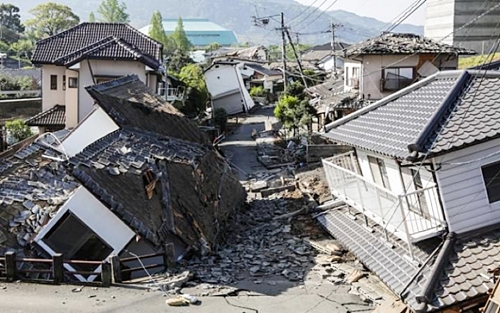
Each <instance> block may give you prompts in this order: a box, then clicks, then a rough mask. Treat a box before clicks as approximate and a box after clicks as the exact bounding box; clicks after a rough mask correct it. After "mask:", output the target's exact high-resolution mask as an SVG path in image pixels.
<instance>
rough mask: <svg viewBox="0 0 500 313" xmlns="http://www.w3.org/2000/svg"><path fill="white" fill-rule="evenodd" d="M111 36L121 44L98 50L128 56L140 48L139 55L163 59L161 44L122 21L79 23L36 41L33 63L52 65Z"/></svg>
mask: <svg viewBox="0 0 500 313" xmlns="http://www.w3.org/2000/svg"><path fill="white" fill-rule="evenodd" d="M110 36H112V37H116V38H119V39H120V40H121V42H122V43H126V44H123V45H122V46H120V45H117V44H113V45H112V47H114V48H109V47H110V46H108V49H104V50H101V52H100V53H105V54H106V55H107V56H109V55H114V57H115V58H116V59H127V60H128V59H130V57H131V54H130V51H129V50H130V49H127V48H124V46H128V47H133V50H136V51H140V52H141V54H142V55H144V56H147V57H149V58H151V59H154V60H156V62H159V61H160V60H161V59H162V49H163V46H162V44H161V43H159V42H157V41H155V40H153V39H151V38H150V37H148V36H146V35H144V34H142V33H141V32H139V31H138V30H136V29H135V28H133V27H131V26H130V25H128V24H121V23H81V24H79V25H77V26H75V27H73V28H70V29H68V30H66V31H63V32H61V33H59V34H57V35H54V36H52V37H49V38H46V39H42V40H40V41H38V42H37V44H36V47H35V51H34V52H33V57H32V62H33V63H34V64H54V63H55V62H56V60H58V59H60V58H63V57H65V56H68V55H71V54H73V53H75V52H77V51H81V50H82V49H86V48H87V47H89V46H94V47H95V45H96V44H98V43H99V42H101V41H102V40H104V39H107V38H109V37H110Z"/></svg>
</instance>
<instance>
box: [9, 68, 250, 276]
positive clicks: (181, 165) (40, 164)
mask: <svg viewBox="0 0 500 313" xmlns="http://www.w3.org/2000/svg"><path fill="white" fill-rule="evenodd" d="M87 91H88V92H89V94H90V95H91V96H92V97H93V98H94V99H95V101H96V103H97V104H98V106H96V107H95V108H94V110H93V111H92V112H91V113H90V114H89V116H88V117H87V118H86V119H85V120H84V121H82V122H81V123H80V124H79V125H78V126H77V127H76V128H75V129H73V130H72V131H71V132H69V133H66V134H65V136H64V137H63V138H59V137H58V136H57V134H46V135H44V136H43V137H41V138H40V139H39V140H37V142H35V143H34V144H33V145H31V146H28V147H27V148H25V149H22V150H20V151H19V152H18V153H16V154H15V155H14V156H12V157H11V158H9V159H7V160H2V161H1V163H0V175H2V176H1V178H0V188H1V189H0V200H1V201H0V205H1V206H2V210H0V212H1V213H0V214H1V215H0V249H1V250H0V252H5V251H6V250H12V249H13V250H17V251H22V253H25V254H42V255H51V256H53V255H54V254H56V253H63V254H64V256H65V259H78V260H93V261H101V260H105V259H106V258H108V257H109V256H111V255H126V254H127V253H130V252H131V253H133V254H138V255H141V254H142V255H143V254H148V253H155V252H162V251H163V252H166V250H171V251H172V252H173V253H172V255H171V257H172V258H175V259H177V258H179V257H184V256H186V254H187V253H199V254H207V253H209V252H210V251H212V249H213V248H214V247H215V246H216V245H217V244H218V243H219V240H220V238H221V236H222V235H223V233H224V224H225V222H226V220H227V219H228V217H229V216H230V215H231V214H232V213H233V212H234V210H235V209H237V208H238V207H240V206H241V205H242V204H243V202H244V199H245V192H244V190H243V188H242V187H241V185H240V184H239V182H238V180H237V178H236V177H235V176H234V175H233V173H232V170H231V168H230V166H229V165H228V164H227V163H226V162H225V160H224V159H223V158H222V157H220V156H219V155H218V153H217V152H216V151H215V150H214V148H213V147H212V146H211V145H210V142H209V140H208V138H207V137H206V136H205V134H204V133H203V132H202V131H201V130H199V129H198V128H197V126H196V125H195V124H194V123H193V122H191V121H190V120H189V119H186V118H184V117H183V116H182V115H181V114H180V113H179V112H178V111H177V110H176V109H175V108H173V107H172V106H171V105H169V104H168V103H166V102H165V101H163V100H162V99H161V98H159V97H158V96H156V95H155V94H153V92H152V91H150V90H149V89H148V88H147V87H146V86H145V85H144V84H143V83H142V82H141V81H140V80H139V79H138V77H137V76H128V77H124V78H120V79H116V80H113V81H109V82H106V83H103V84H99V85H95V86H91V87H87ZM83 138H86V140H83ZM88 138H91V140H89V139H88ZM2 234H3V235H2ZM65 267H66V268H67V269H68V270H70V271H74V265H69V264H65ZM92 270H99V269H92ZM76 278H77V279H79V280H82V281H83V280H93V279H95V277H92V276H89V277H84V276H81V275H76Z"/></svg>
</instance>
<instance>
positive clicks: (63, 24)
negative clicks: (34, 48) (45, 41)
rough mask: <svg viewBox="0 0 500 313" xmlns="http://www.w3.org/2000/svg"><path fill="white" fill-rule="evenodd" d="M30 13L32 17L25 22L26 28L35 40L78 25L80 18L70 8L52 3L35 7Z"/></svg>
mask: <svg viewBox="0 0 500 313" xmlns="http://www.w3.org/2000/svg"><path fill="white" fill-rule="evenodd" d="M30 13H31V14H33V16H34V17H33V18H32V19H29V20H27V21H26V26H27V27H28V29H29V32H30V35H31V37H33V38H34V39H36V40H38V39H42V38H45V37H50V36H54V35H55V34H58V33H60V32H62V31H64V30H66V29H68V28H71V27H73V26H76V25H78V23H80V18H79V17H78V16H77V15H76V14H75V13H73V11H71V8H70V7H68V6H65V5H62V4H56V3H53V2H48V3H44V4H40V5H37V6H36V7H34V8H33V9H31V10H30Z"/></svg>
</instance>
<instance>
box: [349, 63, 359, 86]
mask: <svg viewBox="0 0 500 313" xmlns="http://www.w3.org/2000/svg"><path fill="white" fill-rule="evenodd" d="M350 86H352V87H353V88H354V89H359V67H353V68H352V78H351V84H350Z"/></svg>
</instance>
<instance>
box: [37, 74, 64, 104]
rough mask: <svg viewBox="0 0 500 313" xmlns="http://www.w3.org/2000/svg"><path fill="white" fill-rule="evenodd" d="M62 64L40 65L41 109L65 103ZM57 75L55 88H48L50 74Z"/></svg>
mask: <svg viewBox="0 0 500 313" xmlns="http://www.w3.org/2000/svg"><path fill="white" fill-rule="evenodd" d="M65 74H66V68H65V67H64V66H56V65H50V64H45V65H43V66H42V111H46V110H48V109H50V108H52V107H53V106H54V105H56V104H61V105H64V104H66V102H65V101H66V98H65V92H64V90H63V88H62V86H63V83H62V82H63V75H65ZM51 75H57V90H51V89H50V76H51Z"/></svg>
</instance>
